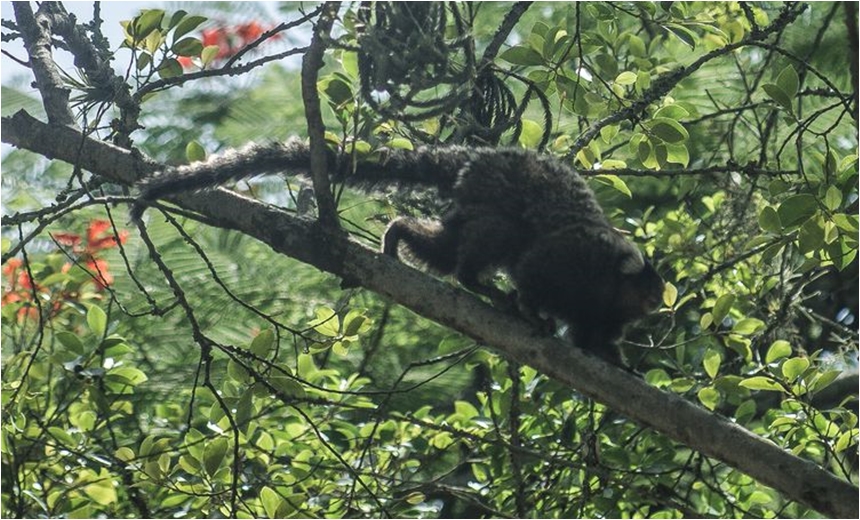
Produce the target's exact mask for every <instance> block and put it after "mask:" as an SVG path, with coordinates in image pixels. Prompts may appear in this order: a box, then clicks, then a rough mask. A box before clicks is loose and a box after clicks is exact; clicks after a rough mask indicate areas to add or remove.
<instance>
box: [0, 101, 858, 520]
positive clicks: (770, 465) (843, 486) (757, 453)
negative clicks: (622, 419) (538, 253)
mask: <svg viewBox="0 0 860 520" xmlns="http://www.w3.org/2000/svg"><path fill="white" fill-rule="evenodd" d="M2 140H3V141H4V142H6V143H9V144H11V145H14V146H17V147H19V148H25V149H28V150H30V151H33V152H36V153H39V154H42V155H46V156H48V157H52V158H56V159H61V160H64V161H68V162H73V161H78V162H79V164H80V166H81V167H82V168H85V169H87V170H89V171H91V172H93V173H95V174H97V175H101V176H104V177H105V178H108V179H110V180H112V181H114V182H119V183H122V184H131V183H133V182H134V181H135V180H137V179H139V178H140V177H141V175H142V174H144V173H146V172H149V171H152V170H153V169H155V168H156V166H157V165H155V164H154V163H152V162H151V161H147V160H145V159H141V158H140V157H137V156H134V155H132V154H131V153H130V152H128V151H127V150H123V149H121V148H118V147H116V146H112V145H110V144H107V143H103V142H100V141H97V140H94V139H91V138H89V137H85V136H82V135H81V134H80V132H78V131H76V130H74V129H72V128H69V127H63V126H49V125H47V124H45V123H42V122H40V121H38V120H36V119H34V118H32V117H30V116H29V115H28V114H26V113H24V112H19V113H17V114H15V115H14V116H13V117H8V118H2ZM80 152H82V153H80ZM174 201H175V202H177V203H178V204H180V205H181V206H182V207H184V208H187V209H191V210H194V211H196V212H199V213H200V214H203V215H205V216H207V217H208V218H210V219H211V220H212V222H213V223H215V224H216V225H218V226H221V227H223V228H226V229H233V230H237V231H240V232H242V233H245V234H247V235H249V236H252V237H254V238H256V239H258V240H260V241H262V242H264V243H265V244H267V245H269V246H270V247H271V248H272V249H273V250H275V251H276V252H278V253H281V254H285V255H287V256H290V257H292V258H295V259H297V260H300V261H302V262H306V263H308V264H311V265H314V266H315V267H317V268H319V269H321V270H323V271H326V272H329V273H332V274H335V275H337V276H340V277H343V278H345V279H347V280H360V281H361V285H362V286H364V287H365V288H367V289H370V290H372V291H374V292H376V293H378V294H380V295H382V296H385V297H387V298H390V299H391V300H393V301H395V302H397V303H399V304H401V305H403V306H404V307H407V308H409V309H411V310H412V311H414V312H415V313H417V314H420V315H421V316H424V317H427V318H429V319H432V320H434V321H436V322H438V323H440V324H442V325H445V326H447V327H450V328H452V329H454V330H457V331H459V332H461V333H463V334H465V335H467V336H469V337H471V338H473V339H475V340H476V341H478V342H481V343H484V344H486V345H489V346H491V347H492V348H494V349H496V350H498V351H500V352H502V353H504V354H505V355H507V356H509V357H510V358H512V359H513V360H515V361H517V362H519V363H522V364H526V365H529V366H531V367H533V368H535V369H536V370H538V371H540V372H542V373H544V374H546V375H548V376H550V377H552V378H554V379H556V380H557V381H559V382H561V383H562V384H564V385H566V386H568V387H570V388H573V389H575V390H577V391H579V392H581V393H582V394H583V395H585V396H588V397H591V398H593V399H595V400H597V401H600V402H602V403H604V404H606V405H607V406H609V407H611V408H612V409H614V410H616V411H618V412H619V413H622V414H624V415H626V416H627V417H629V418H630V419H632V420H634V421H636V422H638V423H640V424H643V425H645V426H648V427H651V428H654V429H655V430H657V431H659V432H662V433H663V434H665V435H667V436H668V437H670V438H672V439H674V440H676V441H678V442H680V443H683V444H685V445H687V446H689V447H690V448H692V449H695V450H698V451H700V452H701V453H703V454H705V455H707V456H709V457H713V458H715V459H719V460H721V461H723V462H725V463H726V464H728V465H730V466H732V467H734V468H737V469H738V470H740V471H742V472H744V473H746V474H748V475H750V476H751V477H753V478H755V479H757V480H759V481H761V482H762V483H764V484H767V485H769V486H772V487H773V488H775V489H777V490H778V491H780V492H782V493H784V494H785V496H787V497H789V498H791V499H793V500H797V501H798V502H801V503H803V504H806V505H807V506H809V507H812V508H814V509H816V510H817V511H819V512H821V513H822V514H824V515H827V516H832V517H839V518H857V517H858V503H857V493H858V489H857V487H856V486H854V485H852V484H850V483H849V482H846V481H844V480H841V479H839V478H837V477H836V476H835V475H833V474H831V473H829V472H827V471H826V470H824V469H823V468H821V467H819V466H818V465H816V464H814V463H812V462H810V461H806V460H803V459H800V458H798V457H795V456H793V455H792V454H790V453H788V452H786V451H785V450H783V449H781V448H779V447H778V446H776V445H774V444H773V443H772V442H770V441H768V440H765V439H763V438H761V437H759V436H757V435H755V434H753V433H751V432H749V431H747V430H745V429H744V428H742V427H740V426H738V425H737V424H734V423H732V422H731V421H730V420H728V419H726V418H724V417H721V416H718V415H716V414H713V413H710V412H708V411H706V410H704V409H702V408H699V407H698V406H696V405H694V404H692V403H690V402H688V401H686V400H684V399H682V398H681V397H679V396H677V395H674V394H670V393H667V392H664V391H661V390H659V389H656V388H654V387H651V386H649V385H648V384H647V383H645V382H644V381H643V380H642V379H640V378H638V377H635V376H633V375H631V374H629V373H627V372H625V371H623V370H621V369H619V368H617V367H614V366H611V365H608V364H606V363H605V362H603V361H601V360H600V359H597V358H595V357H591V356H589V355H587V354H585V353H584V352H583V351H581V350H580V349H576V348H571V347H570V345H568V344H566V343H564V342H562V341H560V340H556V339H553V338H547V337H543V336H540V335H538V334H537V333H536V332H535V331H534V330H533V329H532V327H531V326H529V325H528V324H527V323H525V322H524V321H522V320H521V319H519V318H517V317H513V316H510V315H508V314H505V313H503V312H501V311H499V310H497V309H494V308H493V307H491V306H489V305H487V304H485V303H483V302H482V301H480V300H478V299H477V298H475V297H474V296H472V295H470V294H469V293H466V292H465V291H463V290H460V289H458V288H456V287H454V286H452V285H450V284H447V283H444V282H441V281H439V280H435V279H433V278H431V277H429V276H426V275H424V274H423V273H421V272H419V271H417V270H415V269H411V268H409V267H407V266H405V265H403V264H401V263H399V262H397V261H396V260H394V259H392V258H389V257H387V256H384V255H382V254H379V253H376V252H373V251H371V250H369V249H367V248H366V247H364V246H363V245H361V244H359V243H357V242H355V241H353V240H351V239H350V238H349V237H347V236H345V235H344V234H342V233H339V232H335V231H331V230H330V229H328V228H325V227H322V226H320V225H319V224H318V223H315V222H312V221H309V220H306V219H303V218H297V217H293V216H291V215H290V214H288V213H286V212H283V211H280V210H277V209H275V208H272V207H268V206H266V205H264V204H261V203H259V202H256V201H254V200H251V199H248V198H245V197H242V196H240V195H237V194H235V193H233V192H230V191H228V190H225V189H217V190H213V191H210V192H205V193H196V194H189V195H183V196H181V197H176V198H175V199H174Z"/></svg>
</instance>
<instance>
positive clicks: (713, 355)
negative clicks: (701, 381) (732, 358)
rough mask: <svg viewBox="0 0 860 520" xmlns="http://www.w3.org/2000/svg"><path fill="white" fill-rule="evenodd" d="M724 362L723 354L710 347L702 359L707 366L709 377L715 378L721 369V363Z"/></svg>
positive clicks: (706, 370)
mask: <svg viewBox="0 0 860 520" xmlns="http://www.w3.org/2000/svg"><path fill="white" fill-rule="evenodd" d="M722 362H723V356H722V354H720V352H719V351H717V350H715V349H708V351H707V352H705V358H704V359H703V360H702V365H704V367H705V372H706V373H707V374H708V377H710V378H711V379H714V378H715V377H717V373H719V371H720V364H721V363H722Z"/></svg>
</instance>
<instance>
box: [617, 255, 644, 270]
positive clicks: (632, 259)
mask: <svg viewBox="0 0 860 520" xmlns="http://www.w3.org/2000/svg"><path fill="white" fill-rule="evenodd" d="M619 269H620V270H621V274H637V273H641V272H642V270H643V269H645V258H643V257H642V253H641V252H639V250H638V249H634V250H633V251H631V252H630V254H627V255H624V258H622V259H621V265H620V266H619Z"/></svg>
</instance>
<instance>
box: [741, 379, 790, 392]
mask: <svg viewBox="0 0 860 520" xmlns="http://www.w3.org/2000/svg"><path fill="white" fill-rule="evenodd" d="M739 384H740V386H742V387H744V388H749V389H750V390H765V391H769V392H782V387H781V386H780V385H779V383H777V382H776V381H773V380H772V379H770V378H767V377H763V376H755V377H748V378H746V379H744V380H743V381H741V382H740V383H739Z"/></svg>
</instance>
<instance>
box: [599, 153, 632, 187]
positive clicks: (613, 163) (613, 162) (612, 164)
mask: <svg viewBox="0 0 860 520" xmlns="http://www.w3.org/2000/svg"><path fill="white" fill-rule="evenodd" d="M600 166H601V168H602V169H604V170H616V169H621V168H627V163H626V162H624V161H619V160H617V159H606V160H605V161H603V162H601V163H600ZM631 196H632V194H631Z"/></svg>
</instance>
